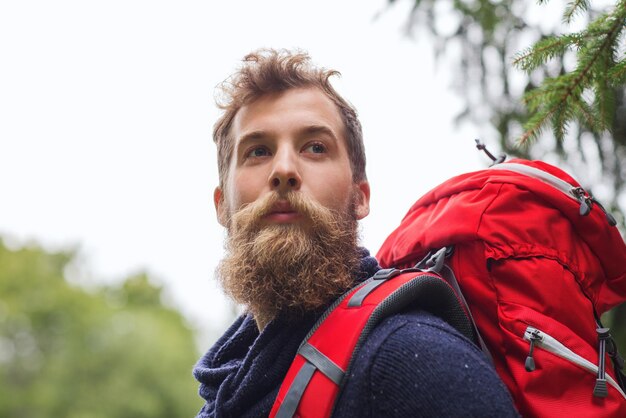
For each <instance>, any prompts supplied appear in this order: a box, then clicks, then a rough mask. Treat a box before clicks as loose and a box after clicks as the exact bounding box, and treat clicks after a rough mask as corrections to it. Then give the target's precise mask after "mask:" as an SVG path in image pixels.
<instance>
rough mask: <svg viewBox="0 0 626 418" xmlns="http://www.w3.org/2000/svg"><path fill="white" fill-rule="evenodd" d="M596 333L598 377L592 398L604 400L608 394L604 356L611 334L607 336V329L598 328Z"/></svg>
mask: <svg viewBox="0 0 626 418" xmlns="http://www.w3.org/2000/svg"><path fill="white" fill-rule="evenodd" d="M596 332H597V333H598V377H597V378H596V385H595V387H594V388H593V396H595V397H597V398H606V397H607V396H608V394H609V392H608V388H607V386H606V376H605V364H604V356H605V354H606V341H607V340H608V339H610V338H611V334H609V329H608V328H598V329H596Z"/></svg>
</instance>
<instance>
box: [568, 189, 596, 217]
mask: <svg viewBox="0 0 626 418" xmlns="http://www.w3.org/2000/svg"><path fill="white" fill-rule="evenodd" d="M570 193H571V194H572V195H573V196H574V197H575V198H576V199H578V201H579V202H580V210H579V211H578V213H580V216H587V215H589V212H591V205H592V204H593V201H592V200H591V197H590V196H589V195H588V194H587V192H586V191H585V189H583V188H582V187H573V188H572V190H570Z"/></svg>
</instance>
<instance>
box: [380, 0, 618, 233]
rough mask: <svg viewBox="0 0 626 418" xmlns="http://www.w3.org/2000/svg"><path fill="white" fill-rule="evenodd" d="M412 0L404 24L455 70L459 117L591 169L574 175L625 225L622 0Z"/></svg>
mask: <svg viewBox="0 0 626 418" xmlns="http://www.w3.org/2000/svg"><path fill="white" fill-rule="evenodd" d="M411 2H412V3H413V8H412V10H411V12H410V17H409V28H410V29H409V30H410V31H411V32H412V33H416V32H417V33H424V31H426V34H427V35H428V36H430V37H431V39H433V40H434V53H435V56H436V57H438V58H441V57H442V56H444V54H445V57H446V58H447V62H446V65H448V66H450V67H452V68H453V69H454V70H455V73H456V76H455V78H454V79H455V87H456V89H457V91H458V92H459V94H460V95H461V97H462V98H463V99H464V102H465V108H464V109H463V110H462V111H461V112H460V113H459V115H458V117H457V122H462V121H464V120H471V121H472V122H474V124H475V126H478V127H479V129H480V132H478V133H477V136H480V137H481V138H482V139H483V140H485V141H486V142H490V141H491V139H496V140H498V142H499V143H500V146H501V148H502V150H503V151H504V152H505V153H507V154H509V155H512V156H519V157H523V158H531V159H535V158H536V159H546V157H547V156H546V154H549V157H550V158H549V159H551V160H553V161H554V160H558V161H559V164H560V165H561V166H562V167H563V168H565V169H566V170H567V171H570V172H572V173H577V174H578V176H588V175H589V174H590V173H593V177H592V178H589V177H580V180H581V181H582V183H583V185H584V186H585V187H586V188H588V189H591V191H595V190H601V192H602V194H600V196H599V198H600V199H601V200H603V201H604V202H605V207H607V209H608V210H610V211H612V212H613V214H614V215H615V217H616V218H617V219H618V224H619V225H620V227H621V229H622V232H623V233H626V217H625V216H624V214H625V213H626V205H624V203H623V202H625V201H626V200H625V199H626V164H624V163H623V161H624V160H625V159H626V62H625V61H626V56H625V55H624V54H625V53H626V30H625V28H626V0H616V1H615V2H613V3H611V2H608V5H607V2H604V3H602V4H603V5H604V6H603V7H604V9H602V10H599V9H598V10H597V9H594V7H593V6H594V5H596V4H598V3H601V2H599V1H596V2H592V1H589V0H571V1H567V2H566V1H562V2H559V3H557V2H554V1H552V2H550V1H548V0H540V1H537V2H529V1H525V0H437V1H434V0H412V1H411ZM390 3H394V1H391V0H390ZM555 7H556V8H557V9H558V10H560V12H561V13H562V15H561V16H562V19H561V20H560V21H558V20H557V21H555V22H553V23H552V25H550V24H548V23H546V22H548V21H549V20H550V19H549V18H550V16H551V15H552V14H554V9H555ZM548 8H551V9H548ZM537 16H542V18H539V19H538V18H537ZM556 17H558V16H556ZM581 23H582V25H581ZM574 24H576V25H577V26H576V30H574V31H572V30H569V29H570V28H571V27H574V26H573V25H574ZM581 27H582V29H581ZM550 128H551V129H550Z"/></svg>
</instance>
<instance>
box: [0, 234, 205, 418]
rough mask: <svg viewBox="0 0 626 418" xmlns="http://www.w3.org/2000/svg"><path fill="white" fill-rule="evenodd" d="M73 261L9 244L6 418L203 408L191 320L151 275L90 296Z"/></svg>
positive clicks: (2, 262)
mask: <svg viewBox="0 0 626 418" xmlns="http://www.w3.org/2000/svg"><path fill="white" fill-rule="evenodd" d="M73 257H74V255H73V254H71V253H50V252H47V251H45V250H43V249H41V248H39V247H35V246H32V247H28V248H21V249H18V250H11V249H9V248H7V247H6V246H5V245H4V243H3V242H2V240H0V387H2V390H0V416H1V417H6V418H22V417H23V418H26V417H28V418H39V417H41V418H47V417H67V418H73V417H76V418H78V417H80V418H104V417H107V418H110V417H116V418H117V417H119V418H124V417H129V418H130V417H134V418H135V417H151V418H153V417H163V418H166V417H167V418H171V417H183V416H193V415H194V414H195V413H197V411H198V410H199V409H200V406H201V404H202V402H200V401H201V400H200V398H199V397H198V396H197V395H196V393H197V384H196V382H195V381H194V379H193V377H192V376H191V368H192V367H193V364H194V362H195V361H196V359H197V357H198V355H197V352H196V349H195V346H194V339H193V333H192V331H191V330H190V329H189V327H188V326H187V325H186V324H185V321H184V319H183V317H182V316H181V315H180V314H179V313H178V312H176V311H174V310H172V309H170V308H168V307H166V306H164V305H163V304H162V303H161V297H160V294H161V289H160V288H158V287H156V286H154V285H153V284H151V283H150V281H149V280H148V277H147V276H146V275H145V274H140V275H137V276H134V277H130V278H128V279H126V280H125V281H124V282H123V283H122V284H121V285H119V286H114V287H111V286H109V287H103V288H98V289H95V290H91V291H87V290H85V289H82V288H80V287H77V286H73V285H71V284H69V283H68V282H67V281H66V280H65V278H64V270H65V268H66V267H67V266H68V264H69V263H70V262H71V261H72V259H73Z"/></svg>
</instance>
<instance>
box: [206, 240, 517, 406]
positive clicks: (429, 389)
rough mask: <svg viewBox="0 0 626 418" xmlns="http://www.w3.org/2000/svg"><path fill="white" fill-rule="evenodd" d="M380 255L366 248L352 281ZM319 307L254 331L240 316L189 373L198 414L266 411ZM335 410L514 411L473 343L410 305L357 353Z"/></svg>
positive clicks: (246, 317)
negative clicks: (196, 393) (196, 383)
mask: <svg viewBox="0 0 626 418" xmlns="http://www.w3.org/2000/svg"><path fill="white" fill-rule="evenodd" d="M378 268H379V267H378V263H377V262H376V260H375V259H374V258H373V257H370V256H369V253H368V252H367V251H366V250H363V259H362V263H361V268H360V271H359V272H357V273H355V277H356V278H357V281H360V280H362V279H364V278H366V277H369V276H371V275H373V274H374V273H375V271H376V270H377V269H378ZM320 314H321V311H320V312H314V313H310V314H307V315H306V316H305V317H303V318H300V319H299V320H298V321H296V322H293V321H289V320H287V319H285V318H283V317H280V316H279V317H278V318H276V319H275V320H273V321H271V322H270V323H269V324H268V325H267V326H266V327H265V329H264V330H263V331H262V332H261V333H260V334H259V332H258V329H257V327H256V323H255V321H254V319H253V318H252V317H250V316H249V315H244V316H242V317H240V318H239V319H237V320H236V321H235V323H234V324H233V325H232V326H231V327H230V328H229V329H228V330H227V331H226V332H225V333H224V335H223V336H222V337H221V338H220V339H219V340H218V341H217V342H216V343H215V344H214V345H213V347H211V349H209V351H208V352H207V353H206V354H205V355H204V356H203V357H202V358H201V359H200V361H199V362H198V364H197V365H196V367H195V369H194V376H195V377H196V379H197V380H198V381H199V382H200V383H201V384H200V390H199V393H200V396H202V397H203V398H204V399H205V400H206V403H205V405H204V406H203V408H202V409H201V411H200V412H199V413H198V418H209V417H211V418H212V417H216V418H218V417H219V418H221V417H262V416H268V415H269V412H270V409H271V407H272V404H273V403H274V400H275V398H276V395H277V393H278V389H279V387H280V385H281V383H282V380H283V379H284V376H285V374H286V373H287V370H288V369H289V366H290V365H291V362H292V361H293V358H294V357H295V353H296V351H297V349H298V347H299V345H300V343H301V342H302V340H303V339H304V337H305V336H306V334H307V333H308V331H309V330H310V329H311V327H312V326H313V325H314V324H315V322H316V320H317V318H318V317H319V315H320ZM334 416H337V417H376V416H390V417H394V416H397V417H400V416H402V417H406V416H450V417H454V416H459V417H461V416H463V417H467V416H481V417H489V416H494V417H495V416H498V417H508V416H516V412H515V410H514V409H513V406H512V403H511V400H510V398H509V396H508V393H507V392H506V389H505V388H504V386H503V385H502V383H501V382H500V381H499V379H498V377H497V376H496V374H495V372H494V371H493V369H492V368H491V366H490V365H489V364H488V363H487V362H486V360H485V359H484V358H483V356H482V353H481V352H480V351H478V350H477V349H476V347H475V346H474V345H473V344H472V343H470V342H469V341H467V340H466V339H464V338H463V337H462V336H461V335H460V334H458V333H457V332H456V331H455V330H454V329H453V328H452V327H450V326H449V325H448V324H447V323H445V322H444V321H442V320H441V319H439V318H436V317H433V316H432V315H430V314H427V313H424V312H414V313H408V314H402V315H396V316H393V317H391V318H387V319H386V320H384V321H383V322H382V323H381V324H379V325H378V326H377V327H376V328H375V330H374V331H373V332H372V334H371V335H370V336H369V337H368V339H367V341H366V342H365V343H364V344H363V346H362V347H361V349H360V351H359V353H358V354H357V359H356V361H355V362H354V366H353V367H352V369H351V371H350V375H349V379H348V381H347V383H346V385H345V387H344V389H343V391H342V394H341V395H340V397H339V399H338V403H337V408H336V410H335V413H334Z"/></svg>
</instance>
